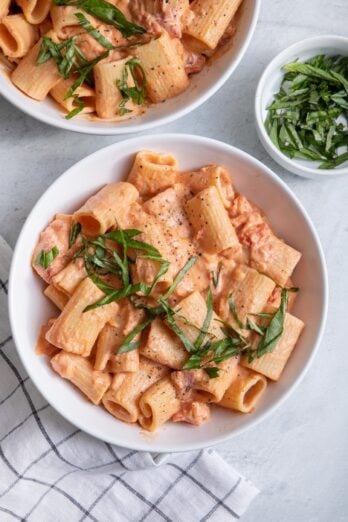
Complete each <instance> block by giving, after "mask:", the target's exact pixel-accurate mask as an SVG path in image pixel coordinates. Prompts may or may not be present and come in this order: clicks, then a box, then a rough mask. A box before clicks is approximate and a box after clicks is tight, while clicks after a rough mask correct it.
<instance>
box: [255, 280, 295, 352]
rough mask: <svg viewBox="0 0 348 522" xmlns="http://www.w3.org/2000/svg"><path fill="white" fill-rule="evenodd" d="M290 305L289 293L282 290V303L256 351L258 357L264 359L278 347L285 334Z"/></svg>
mask: <svg viewBox="0 0 348 522" xmlns="http://www.w3.org/2000/svg"><path fill="white" fill-rule="evenodd" d="M287 304H288V291H287V289H286V288H283V289H282V293H281V302H280V306H279V308H278V310H277V311H276V312H275V314H274V315H273V317H272V319H271V321H270V323H269V325H268V326H267V328H266V330H265V332H264V335H263V336H262V337H261V340H260V342H259V344H258V346H257V349H256V357H262V355H264V354H265V353H268V352H272V351H273V350H274V348H275V347H276V346H277V344H278V341H279V339H280V337H281V335H282V333H283V329H284V320H285V314H286V308H287Z"/></svg>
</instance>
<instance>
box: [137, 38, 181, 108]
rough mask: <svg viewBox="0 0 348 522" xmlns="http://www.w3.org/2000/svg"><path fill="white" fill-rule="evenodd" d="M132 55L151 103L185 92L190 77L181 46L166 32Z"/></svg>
mask: <svg viewBox="0 0 348 522" xmlns="http://www.w3.org/2000/svg"><path fill="white" fill-rule="evenodd" d="M133 54H134V56H136V57H137V58H138V59H139V60H140V63H141V65H142V67H143V69H144V72H145V76H146V89H147V94H148V96H149V98H150V100H151V101H152V102H154V103H160V102H163V101H165V100H167V99H168V98H172V97H173V96H177V95H178V94H180V93H181V92H183V91H184V90H185V89H187V87H188V84H189V78H188V76H187V74H186V72H185V66H184V61H183V58H182V56H183V47H182V45H181V43H180V41H179V40H174V39H171V38H170V36H169V35H168V33H167V32H166V31H164V32H163V33H162V35H161V36H160V37H159V38H157V40H151V42H149V43H148V44H146V45H142V46H140V47H137V48H136V49H134V50H133Z"/></svg>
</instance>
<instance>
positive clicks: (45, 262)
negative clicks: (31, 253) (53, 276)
mask: <svg viewBox="0 0 348 522" xmlns="http://www.w3.org/2000/svg"><path fill="white" fill-rule="evenodd" d="M58 254H59V249H58V247H56V246H54V247H53V248H52V249H51V250H48V251H47V252H45V251H44V250H41V251H40V252H39V253H38V255H37V257H36V259H35V265H41V266H42V267H43V268H44V269H45V270H46V269H47V268H48V267H49V266H50V265H51V263H52V262H53V261H54V260H55V258H56V257H57V255H58Z"/></svg>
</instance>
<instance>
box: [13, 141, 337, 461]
mask: <svg viewBox="0 0 348 522" xmlns="http://www.w3.org/2000/svg"><path fill="white" fill-rule="evenodd" d="M163 136H165V138H166V139H167V140H168V143H170V142H171V141H173V140H177V139H179V140H180V139H181V140H184V141H188V140H190V142H191V143H193V144H194V145H199V146H204V145H207V146H212V147H214V148H215V149H216V151H217V153H218V151H219V150H223V151H224V152H227V153H229V154H238V155H239V156H240V157H241V158H242V159H244V160H246V161H248V162H249V163H251V164H253V165H255V166H256V167H258V168H261V169H262V170H263V172H264V174H265V176H266V177H267V178H270V179H271V180H272V181H273V182H275V184H276V185H278V186H279V188H280V189H282V190H283V191H284V192H285V193H286V195H287V197H289V198H290V200H291V201H292V203H293V204H294V205H295V207H296V210H297V211H298V212H300V213H301V215H302V217H303V219H304V220H305V221H306V224H307V226H308V228H309V230H310V233H311V235H312V237H313V240H314V243H315V245H316V248H317V251H318V254H319V264H320V270H321V273H322V276H323V280H322V284H323V291H322V306H321V317H320V326H319V328H318V330H317V332H316V335H315V337H314V342H313V347H312V350H311V353H310V355H309V358H308V360H307V363H306V364H305V365H304V366H303V367H302V368H301V371H300V372H299V373H298V375H297V377H296V379H295V380H294V382H293V384H292V385H291V386H290V387H289V389H288V390H287V391H286V392H284V394H283V396H282V397H280V398H279V399H278V400H276V401H275V403H274V404H273V405H271V406H270V407H269V408H268V409H267V410H266V411H265V412H264V413H262V414H261V415H260V416H259V417H258V418H257V419H255V420H254V419H252V421H251V422H250V423H249V424H246V425H244V426H240V427H239V428H235V429H234V430H233V431H232V432H230V433H225V434H222V435H216V436H214V437H210V438H209V440H207V441H200V442H194V443H188V444H187V445H186V446H185V447H182V446H178V447H172V448H170V449H168V447H165V446H162V445H160V444H157V445H156V444H154V447H153V448H152V449H151V450H149V447H148V446H147V445H146V444H143V443H142V441H141V440H138V441H135V442H128V441H127V440H122V442H119V441H117V442H115V440H114V439H113V438H112V437H109V436H108V434H107V433H105V434H103V437H101V436H100V435H98V434H96V432H95V431H94V429H93V427H90V426H89V427H88V428H86V427H85V426H82V425H81V424H80V422H79V421H76V419H75V418H74V417H73V414H70V413H67V412H66V411H64V407H63V408H61V407H60V406H59V405H58V406H57V405H56V404H53V403H52V401H50V400H48V399H47V398H46V395H45V388H44V386H42V385H41V383H40V380H38V379H36V376H35V373H34V372H31V367H30V365H29V364H26V361H25V358H24V356H23V357H22V350H21V349H20V348H19V343H18V344H17V339H18V337H17V330H18V321H16V320H15V318H16V299H15V293H14V287H15V280H14V274H15V267H16V266H18V265H19V264H20V263H21V260H20V258H19V254H20V252H19V250H20V244H21V241H22V238H23V237H24V236H26V235H27V234H28V233H29V229H28V231H27V230H26V229H27V227H28V225H29V222H30V219H31V217H32V216H33V215H34V214H35V212H36V208H37V206H38V205H39V204H40V202H41V200H43V199H44V198H46V197H47V195H48V194H49V193H50V192H51V193H54V190H55V186H56V184H58V182H61V179H62V178H66V179H69V178H70V177H71V175H72V174H73V171H74V170H75V169H79V170H82V169H83V167H84V165H85V164H87V163H88V162H89V161H90V160H91V158H93V159H95V158H97V157H98V156H101V157H102V156H103V155H104V154H105V152H106V151H108V150H111V149H115V152H117V149H118V148H124V147H126V146H127V145H132V144H134V143H137V142H139V140H142V139H144V138H145V139H146V140H148V141H151V142H153V143H156V141H157V140H158V139H160V138H161V139H163ZM148 141H147V143H146V145H148ZM115 157H117V154H115ZM328 289H329V285H328V275H327V268H326V262H325V257H324V253H323V250H322V246H321V243H320V240H319V236H318V234H317V232H316V230H315V228H314V225H313V224H312V222H311V219H310V218H309V216H308V214H307V212H306V210H305V209H304V207H303V205H302V203H301V202H300V201H299V200H298V198H297V196H296V195H295V194H294V193H293V192H292V191H291V189H290V188H289V187H288V186H287V185H286V184H285V182H284V181H283V180H281V179H280V178H279V177H278V176H277V175H276V174H275V173H274V172H273V171H272V170H271V169H270V168H269V167H267V166H266V165H264V164H263V163H262V162H261V161H259V160H258V159H256V158H254V157H253V156H251V155H250V154H248V153H247V152H245V151H243V150H241V149H238V148H237V147H234V146H232V145H229V144H227V143H225V142H222V141H219V140H215V139H212V138H206V137H203V136H197V135H191V134H181V133H164V134H150V135H147V136H137V137H133V138H130V139H127V140H122V141H119V142H117V143H113V144H111V145H108V146H107V147H103V148H101V149H99V150H97V151H96V152H94V153H92V154H89V155H88V156H86V157H85V158H83V159H81V160H79V161H78V162H76V163H75V164H74V165H72V166H71V167H70V168H69V169H68V170H66V171H65V172H64V173H63V174H61V175H60V176H59V177H58V178H57V179H56V180H55V181H54V182H53V183H52V184H51V185H50V186H49V187H48V188H47V189H46V190H45V192H44V193H43V194H42V195H41V197H40V198H39V199H38V200H37V202H36V203H35V205H34V207H33V208H32V210H31V211H30V213H29V215H28V217H27V219H26V221H25V223H24V224H23V227H22V229H21V232H20V234H19V236H18V239H17V243H16V246H15V249H14V252H13V256H12V261H11V267H10V274H9V285H8V308H9V319H10V326H11V331H12V335H13V340H14V345H15V347H16V351H17V353H18V356H19V358H20V360H21V362H22V364H23V365H24V368H25V370H26V372H27V373H28V375H29V377H30V379H31V381H32V382H33V384H34V385H35V387H36V388H37V389H38V390H39V392H40V393H41V394H42V395H43V396H44V398H45V400H46V401H47V402H48V403H49V404H50V406H52V408H53V409H54V410H56V411H57V412H58V413H59V414H60V415H62V417H64V418H65V419H66V420H67V421H68V422H70V423H71V424H73V425H75V426H76V427H77V428H79V429H80V430H82V431H84V432H86V433H88V434H89V435H91V436H93V437H95V438H97V439H98V440H102V441H105V442H108V443H110V444H117V445H118V446H121V447H124V448H128V449H131V450H136V451H152V452H157V453H168V452H171V453H181V452H184V451H192V450H198V449H203V448H207V447H210V446H213V445H215V444H219V443H222V442H225V441H227V440H231V439H232V438H234V437H235V436H237V435H239V434H241V433H242V432H244V431H246V430H248V429H251V428H253V427H255V426H256V425H258V424H259V423H260V422H261V421H263V420H264V419H266V418H267V417H268V416H270V415H271V414H272V413H274V412H275V411H276V410H277V409H278V408H279V407H280V406H281V405H282V404H283V403H284V401H285V400H286V399H287V398H288V397H289V396H290V395H291V393H293V391H294V390H295V389H296V388H297V386H298V385H299V384H300V382H301V381H302V379H303V377H304V376H305V374H306V373H307V371H308V369H309V367H310V366H311V364H312V362H313V359H314V357H315V355H316V353H317V351H318V349H319V345H320V342H321V340H322V337H323V333H324V330H325V325H326V319H327V310H328V291H329V290H328ZM33 356H34V352H33Z"/></svg>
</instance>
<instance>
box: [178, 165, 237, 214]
mask: <svg viewBox="0 0 348 522" xmlns="http://www.w3.org/2000/svg"><path fill="white" fill-rule="evenodd" d="M178 181H179V182H180V183H185V184H186V185H187V186H188V188H189V189H190V190H191V191H192V192H193V193H194V194H197V193H198V192H200V191H201V190H204V189H206V188H208V187H215V188H216V190H217V191H218V193H219V196H220V198H221V200H222V202H223V204H224V207H225V208H230V206H231V201H232V199H233V196H234V191H233V187H232V181H231V176H230V175H229V173H228V171H227V170H226V169H225V168H223V167H221V166H220V165H208V166H207V167H203V168H201V169H199V170H197V171H193V172H182V173H181V174H179V175H178Z"/></svg>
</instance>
